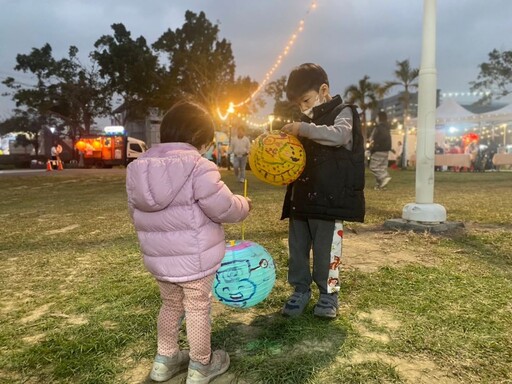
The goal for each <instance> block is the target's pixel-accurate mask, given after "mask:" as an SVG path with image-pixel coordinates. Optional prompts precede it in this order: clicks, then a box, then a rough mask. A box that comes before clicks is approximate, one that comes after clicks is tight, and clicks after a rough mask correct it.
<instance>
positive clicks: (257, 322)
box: [212, 314, 347, 384]
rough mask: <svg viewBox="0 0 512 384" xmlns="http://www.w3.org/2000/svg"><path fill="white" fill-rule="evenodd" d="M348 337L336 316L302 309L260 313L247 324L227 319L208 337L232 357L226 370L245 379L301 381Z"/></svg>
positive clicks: (332, 357) (326, 362) (328, 361)
mask: <svg viewBox="0 0 512 384" xmlns="http://www.w3.org/2000/svg"><path fill="white" fill-rule="evenodd" d="M346 337H347V330H346V327H345V325H344V324H343V323H342V322H341V321H340V320H333V321H329V320H323V319H318V318H315V317H313V316H312V315H309V314H304V315H303V316H301V317H299V318H285V317H282V316H281V315H280V314H271V315H261V316H258V317H256V318H255V319H254V320H253V321H252V322H251V323H250V324H249V325H247V324H243V323H240V322H229V320H227V321H226V323H225V324H222V325H221V326H220V327H216V328H215V329H214V331H213V335H212V342H213V344H214V345H221V346H222V347H223V348H225V349H226V350H227V351H229V353H230V355H231V356H232V366H231V368H230V371H231V372H233V373H235V375H236V376H237V377H238V378H239V379H240V380H241V381H242V382H248V383H269V384H271V383H280V384H281V383H305V382H308V381H309V380H310V379H311V378H312V377H313V375H314V374H315V373H317V372H318V371H320V370H322V369H324V368H326V367H328V366H330V365H331V364H332V363H333V361H334V360H335V358H336V356H337V354H339V350H340V349H341V348H342V346H343V344H344V343H345V340H346Z"/></svg>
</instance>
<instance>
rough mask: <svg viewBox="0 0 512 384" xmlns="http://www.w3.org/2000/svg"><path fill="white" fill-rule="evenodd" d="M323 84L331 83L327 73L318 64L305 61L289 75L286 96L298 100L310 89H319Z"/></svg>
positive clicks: (290, 99) (291, 99)
mask: <svg viewBox="0 0 512 384" xmlns="http://www.w3.org/2000/svg"><path fill="white" fill-rule="evenodd" d="M322 84H327V85H329V79H328V78H327V73H325V71H324V69H323V68H322V67H321V66H319V65H318V64H313V63H305V64H301V65H299V66H298V67H295V68H294V69H293V70H292V71H291V72H290V75H289V76H288V82H287V83H286V97H287V98H288V100H289V101H296V100H297V99H298V98H299V97H301V96H302V95H303V94H305V93H306V92H309V91H318V90H319V89H320V87H321V86H322Z"/></svg>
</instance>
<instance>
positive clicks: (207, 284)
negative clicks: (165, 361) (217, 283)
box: [157, 274, 215, 364]
mask: <svg viewBox="0 0 512 384" xmlns="http://www.w3.org/2000/svg"><path fill="white" fill-rule="evenodd" d="M214 278H215V274H213V275H210V276H206V277H203V278H202V279H199V280H195V281H189V282H186V283H169V282H165V281H158V286H159V287H160V297H161V298H162V307H161V308H160V314H159V315H158V321H157V337H158V354H160V355H164V356H172V355H174V354H176V353H178V351H179V346H178V336H179V330H180V327H181V322H182V321H183V318H185V320H186V329H187V339H188V343H189V346H190V359H192V360H194V361H198V362H200V363H202V364H208V363H209V362H210V353H211V323H210V309H211V302H212V284H213V280H214Z"/></svg>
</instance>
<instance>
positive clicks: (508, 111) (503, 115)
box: [478, 104, 512, 122]
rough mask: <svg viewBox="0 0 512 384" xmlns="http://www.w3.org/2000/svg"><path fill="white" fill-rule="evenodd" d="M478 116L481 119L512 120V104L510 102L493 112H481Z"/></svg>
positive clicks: (493, 120) (490, 120)
mask: <svg viewBox="0 0 512 384" xmlns="http://www.w3.org/2000/svg"><path fill="white" fill-rule="evenodd" d="M478 117H479V118H480V121H488V122H499V121H512V104H508V105H506V106H504V107H503V108H500V109H497V110H495V111H492V112H487V113H481V114H479V115H478Z"/></svg>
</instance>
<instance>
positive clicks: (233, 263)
mask: <svg viewBox="0 0 512 384" xmlns="http://www.w3.org/2000/svg"><path fill="white" fill-rule="evenodd" d="M275 278H276V276H275V267H274V262H273V260H272V257H271V256H270V254H269V253H268V252H267V251H266V250H265V248H263V247H262V246H261V245H259V244H256V243H253V242H251V241H241V242H240V241H239V242H235V244H233V245H227V247H226V254H225V256H224V259H223V260H222V263H221V266H220V268H219V270H218V271H217V274H216V276H215V281H214V283H213V294H214V296H215V297H216V298H217V299H218V300H219V301H220V302H221V303H223V304H226V305H229V306H231V307H237V308H247V307H251V306H253V305H256V304H258V303H259V302H261V301H263V300H264V299H265V298H266V297H267V296H268V295H269V293H270V291H271V290H272V287H273V286H274V282H275Z"/></svg>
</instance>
